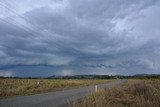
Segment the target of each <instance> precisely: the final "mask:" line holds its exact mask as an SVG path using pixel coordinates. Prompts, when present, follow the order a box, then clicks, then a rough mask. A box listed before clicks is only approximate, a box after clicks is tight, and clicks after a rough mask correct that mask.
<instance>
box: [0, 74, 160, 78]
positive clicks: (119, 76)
mask: <svg viewBox="0 0 160 107" xmlns="http://www.w3.org/2000/svg"><path fill="white" fill-rule="evenodd" d="M0 78H15V79H16V78H17V79H23V78H26V79H134V78H135V79H152V78H153V79H156V78H157V79H160V74H136V75H132V76H124V75H68V76H58V75H53V76H50V77H2V76H0Z"/></svg>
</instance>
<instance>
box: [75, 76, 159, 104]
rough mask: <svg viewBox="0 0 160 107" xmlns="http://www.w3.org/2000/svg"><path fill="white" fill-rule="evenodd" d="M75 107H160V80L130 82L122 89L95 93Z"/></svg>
mask: <svg viewBox="0 0 160 107" xmlns="http://www.w3.org/2000/svg"><path fill="white" fill-rule="evenodd" d="M73 106H74V107H160V80H158V79H157V80H156V79H155V80H154V79H153V80H129V81H128V82H127V83H126V84H124V85H123V86H120V87H116V88H111V89H105V90H102V91H99V92H97V93H93V94H91V95H90V96H88V97H86V98H85V99H83V100H82V101H80V102H74V103H73Z"/></svg>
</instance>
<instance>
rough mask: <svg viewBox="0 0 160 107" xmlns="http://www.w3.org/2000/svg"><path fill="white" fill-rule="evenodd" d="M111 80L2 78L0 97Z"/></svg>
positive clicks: (0, 81)
mask: <svg viewBox="0 0 160 107" xmlns="http://www.w3.org/2000/svg"><path fill="white" fill-rule="evenodd" d="M109 81H113V80H101V79H99V80H98V79H97V80H96V79H94V80H92V79H83V80H76V79H75V80H69V79H68V80H64V79H0V98H1V99H2V98H6V97H10V96H16V95H30V94H35V93H41V92H48V91H56V90H62V89H67V88H72V87H80V86H87V85H95V84H99V83H106V82H109ZM38 82H39V84H38Z"/></svg>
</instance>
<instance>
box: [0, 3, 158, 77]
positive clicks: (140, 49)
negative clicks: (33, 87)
mask: <svg viewBox="0 0 160 107" xmlns="http://www.w3.org/2000/svg"><path fill="white" fill-rule="evenodd" d="M142 73H146V74H160V1H159V0H0V76H23V77H24V76H51V75H76V74H98V75H105V74H106V75H119V74H121V75H134V74H142Z"/></svg>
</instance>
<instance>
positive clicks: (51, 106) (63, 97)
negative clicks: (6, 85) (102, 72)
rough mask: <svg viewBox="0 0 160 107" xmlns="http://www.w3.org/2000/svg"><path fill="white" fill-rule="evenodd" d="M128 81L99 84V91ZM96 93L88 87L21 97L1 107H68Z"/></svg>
mask: <svg viewBox="0 0 160 107" xmlns="http://www.w3.org/2000/svg"><path fill="white" fill-rule="evenodd" d="M126 81H127V80H117V81H114V82H110V83H106V84H99V85H97V89H98V90H100V89H103V88H111V87H114V86H118V85H120V84H122V83H124V82H126ZM94 91H95V86H86V87H82V88H77V89H69V90H64V91H56V92H48V93H42V94H36V95H30V96H20V97H13V98H8V99H3V100H0V107H68V104H69V102H71V101H74V100H78V99H81V98H83V97H85V96H86V95H88V94H90V93H91V92H94Z"/></svg>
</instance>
